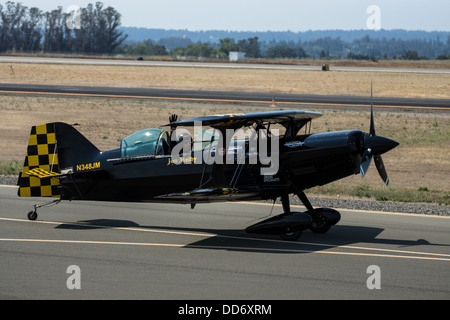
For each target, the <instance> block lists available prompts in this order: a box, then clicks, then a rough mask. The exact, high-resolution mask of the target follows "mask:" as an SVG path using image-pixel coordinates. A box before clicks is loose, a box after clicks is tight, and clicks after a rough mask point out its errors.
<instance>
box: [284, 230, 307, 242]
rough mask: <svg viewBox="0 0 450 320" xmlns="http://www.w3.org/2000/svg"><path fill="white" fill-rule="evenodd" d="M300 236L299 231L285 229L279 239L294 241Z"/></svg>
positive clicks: (300, 231)
mask: <svg viewBox="0 0 450 320" xmlns="http://www.w3.org/2000/svg"><path fill="white" fill-rule="evenodd" d="M301 235H302V230H301V229H293V228H290V227H286V229H285V230H284V232H283V233H280V237H281V239H283V240H286V241H296V240H297V239H298V238H299V237H300V236H301Z"/></svg>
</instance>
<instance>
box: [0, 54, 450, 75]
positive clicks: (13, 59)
mask: <svg viewBox="0 0 450 320" xmlns="http://www.w3.org/2000/svg"><path fill="white" fill-rule="evenodd" d="M0 62H4V63H56V64H72V65H81V64H83V65H119V66H153V67H186V68H192V67H195V68H222V69H272V70H306V71H308V70H310V71H320V70H322V65H321V64H320V63H318V64H317V65H316V66H311V65H289V64H259V63H245V62H239V63H230V62H222V63H218V62H204V61H198V62H192V61H151V60H143V61H138V60H124V59H85V58H53V57H15V56H0ZM330 68H331V70H334V71H347V72H396V73H397V72H398V73H440V74H450V69H433V68H389V67H350V66H348V67H346V66H342V67H339V66H331V67H330Z"/></svg>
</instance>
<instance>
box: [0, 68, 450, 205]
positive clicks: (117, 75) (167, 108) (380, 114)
mask: <svg viewBox="0 0 450 320" xmlns="http://www.w3.org/2000/svg"><path fill="white" fill-rule="evenodd" d="M13 70H14V71H13ZM371 79H373V83H374V95H375V96H393V97H415V98H425V97H427V98H447V99H448V98H450V75H448V74H421V73H371V72H338V71H331V72H321V71H292V70H250V69H211V68H186V67H185V68H178V67H166V68H164V67H142V66H136V67H122V66H87V65H84V66H70V65H53V64H14V65H13V69H11V67H10V64H4V63H3V64H1V63H0V82H4V83H29V84H33V83H34V84H63V85H95V86H120V87H149V88H177V89H197V90H222V91H233V90H234V91H249V92H250V91H256V92H258V91H260V92H270V93H277V92H283V93H298V94H301V93H303V94H328V95H358V96H368V95H370V80H371ZM291 107H292V108H297V107H296V106H291ZM267 108H270V105H264V106H258V105H255V104H233V103H201V102H197V103H196V102H183V101H164V100H138V99H110V98H66V97H64V98H62V97H45V96H41V97H30V96H28V97H23V96H7V95H0V174H2V172H3V174H4V173H5V172H6V173H7V172H8V170H9V171H12V172H14V171H17V170H18V167H20V165H21V163H22V161H23V158H24V156H25V152H26V145H27V142H28V135H29V131H30V127H31V126H32V125H35V124H41V123H46V122H52V121H62V122H68V123H80V124H81V126H79V127H77V128H78V130H80V131H81V132H82V133H83V134H84V135H85V136H86V137H87V138H88V139H90V140H91V141H92V142H93V143H94V144H95V145H97V146H98V147H99V149H101V150H107V149H112V148H117V147H118V146H119V143H120V140H121V139H122V138H124V137H126V136H128V135H129V134H132V133H133V132H135V131H138V130H141V129H144V128H150V127H158V126H160V125H162V124H166V123H167V122H168V117H169V115H171V114H173V113H177V114H179V115H180V116H181V117H182V118H183V119H186V118H190V117H195V116H200V115H207V114H219V113H231V112H250V111H257V110H267ZM283 108H284V109H288V108H290V106H287V105H283ZM302 109H306V110H311V111H319V112H323V113H324V116H323V117H321V118H319V119H317V120H315V121H314V122H313V126H312V132H320V131H334V130H346V129H360V130H363V131H368V129H369V110H368V109H367V108H363V109H352V110H347V111H342V110H338V109H333V108H331V107H322V108H321V107H320V106H311V107H309V106H307V105H305V106H302ZM375 111H376V115H375V125H376V130H377V134H379V135H383V136H386V137H389V138H392V139H394V140H396V141H398V142H400V146H399V147H397V148H396V149H394V150H393V151H391V152H389V153H388V154H386V155H385V156H384V157H383V160H384V163H385V165H386V167H387V170H388V174H389V178H390V180H391V187H390V188H386V187H385V186H384V185H383V182H382V181H381V179H380V177H379V176H378V173H377V172H376V169H375V167H374V165H373V164H372V166H371V168H370V169H369V172H368V174H367V176H366V178H365V179H364V180H362V179H361V177H360V176H359V175H357V176H353V177H349V178H346V179H344V180H342V181H338V182H335V183H332V184H330V185H327V186H324V187H321V188H314V189H313V190H309V193H310V194H327V195H328V194H329V195H333V196H335V195H338V194H339V195H340V196H356V197H370V198H374V199H378V200H399V201H424V202H435V203H443V204H447V205H449V204H450V192H449V191H450V178H449V173H450V113H448V112H445V111H440V112H432V113H425V112H418V113H414V112H402V111H393V110H387V109H376V110H375Z"/></svg>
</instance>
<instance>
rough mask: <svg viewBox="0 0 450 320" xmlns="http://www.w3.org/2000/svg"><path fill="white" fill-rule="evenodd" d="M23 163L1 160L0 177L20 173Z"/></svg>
mask: <svg viewBox="0 0 450 320" xmlns="http://www.w3.org/2000/svg"><path fill="white" fill-rule="evenodd" d="M22 166H23V161H19V160H2V161H0V175H2V176H17V175H19V173H20V171H22Z"/></svg>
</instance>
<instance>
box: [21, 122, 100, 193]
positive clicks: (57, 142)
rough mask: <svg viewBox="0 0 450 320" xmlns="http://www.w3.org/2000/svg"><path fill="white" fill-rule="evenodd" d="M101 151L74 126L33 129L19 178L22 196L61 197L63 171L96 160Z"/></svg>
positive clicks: (57, 124) (51, 125) (56, 125)
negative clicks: (77, 164)
mask: <svg viewBox="0 0 450 320" xmlns="http://www.w3.org/2000/svg"><path fill="white" fill-rule="evenodd" d="M99 153H100V151H99V150H98V149H97V148H96V147H95V146H94V145H93V144H92V143H91V142H89V140H87V139H86V138H85V137H84V136H83V135H82V134H81V133H79V132H78V131H77V130H76V129H74V128H73V127H72V126H71V125H68V124H65V123H62V122H53V123H47V124H42V125H38V126H33V127H32V128H31V133H30V139H29V141H28V148H27V155H26V157H25V162H24V165H23V169H22V172H21V173H20V175H19V179H18V185H19V191H18V195H19V196H20V197H60V194H61V189H60V178H59V176H60V173H61V170H64V169H71V168H72V167H73V165H74V164H76V163H83V161H90V160H91V159H94V158H95V157H96V156H98V154H99Z"/></svg>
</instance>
